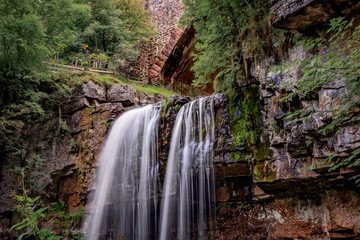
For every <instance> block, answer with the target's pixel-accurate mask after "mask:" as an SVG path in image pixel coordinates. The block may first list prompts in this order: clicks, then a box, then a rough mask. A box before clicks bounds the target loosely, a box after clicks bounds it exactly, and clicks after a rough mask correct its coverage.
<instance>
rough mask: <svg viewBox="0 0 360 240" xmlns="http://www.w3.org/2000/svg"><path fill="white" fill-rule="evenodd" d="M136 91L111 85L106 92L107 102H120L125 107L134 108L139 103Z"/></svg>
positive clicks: (124, 86) (131, 88)
mask: <svg viewBox="0 0 360 240" xmlns="http://www.w3.org/2000/svg"><path fill="white" fill-rule="evenodd" d="M136 95H137V91H136V90H135V89H134V88H133V87H130V86H128V85H113V86H111V87H110V88H109V90H108V91H107V100H108V102H121V103H122V104H123V105H124V106H125V107H129V106H134V105H136V104H137V103H138V102H139V99H138V98H137V96H136Z"/></svg>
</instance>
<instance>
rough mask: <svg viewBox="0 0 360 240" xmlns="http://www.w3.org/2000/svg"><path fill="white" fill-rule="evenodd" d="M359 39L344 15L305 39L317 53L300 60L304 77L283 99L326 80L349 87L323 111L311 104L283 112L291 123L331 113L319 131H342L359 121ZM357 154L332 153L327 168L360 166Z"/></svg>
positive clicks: (313, 89)
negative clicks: (317, 35) (320, 34)
mask: <svg viewBox="0 0 360 240" xmlns="http://www.w3.org/2000/svg"><path fill="white" fill-rule="evenodd" d="M359 42H360V25H356V26H354V21H345V20H344V19H343V18H337V19H333V20H331V21H330V28H329V29H328V31H327V32H326V34H325V35H324V36H321V37H319V38H316V39H312V40H308V41H306V42H305V46H306V47H307V50H311V51H313V52H316V51H318V53H316V54H315V55H314V56H311V58H308V59H305V60H304V61H302V62H301V67H302V70H303V77H302V78H301V79H300V80H299V81H298V82H297V83H296V84H297V86H296V88H297V91H296V92H294V93H291V94H289V95H288V96H287V97H285V98H283V99H282V100H283V101H285V100H287V99H290V98H293V97H295V96H299V97H300V98H302V97H305V96H307V95H308V94H311V93H313V92H316V91H317V90H318V89H320V88H321V87H322V86H324V85H325V84H329V83H331V82H334V81H338V80H341V81H345V82H346V83H347V84H348V87H347V89H346V92H345V94H344V95H343V96H342V97H341V98H339V99H337V100H335V101H337V102H336V104H333V106H332V108H331V109H328V110H324V111H317V110H316V109H313V108H305V109H300V110H298V111H295V112H292V113H290V114H288V115H287V116H286V118H288V119H292V121H290V123H294V122H303V121H306V120H308V119H310V118H312V117H316V116H323V115H325V114H330V115H331V116H332V117H331V121H330V122H328V123H327V124H326V125H325V127H323V128H322V129H321V130H320V133H321V134H327V133H328V132H333V133H334V132H340V131H343V127H344V126H351V125H353V124H359V119H358V117H357V115H356V114H357V112H358V108H359V106H360V61H359V59H360V45H359ZM319 49H320V51H319ZM285 70H286V69H285ZM340 126H342V128H340ZM309 144H311V143H309ZM359 154H360V150H359V149H356V150H354V151H353V152H352V154H351V155H350V157H347V158H344V157H340V156H336V155H332V156H331V157H330V158H329V159H328V161H327V163H329V161H330V160H331V161H332V162H331V167H330V170H336V169H338V168H340V167H358V166H360V158H359ZM357 177H360V175H359V176H357ZM359 181H360V180H358V182H359Z"/></svg>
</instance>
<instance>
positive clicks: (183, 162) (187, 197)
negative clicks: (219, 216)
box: [160, 97, 215, 240]
mask: <svg viewBox="0 0 360 240" xmlns="http://www.w3.org/2000/svg"><path fill="white" fill-rule="evenodd" d="M214 136H215V123H214V112H213V98H212V97H207V98H201V99H198V100H195V101H192V102H190V103H188V104H186V105H184V106H183V107H182V108H181V109H180V112H179V113H178V116H177V118H176V121H175V126H174V129H173V133H172V138H171V146H170V152H169V158H168V163H167V169H166V177H165V182H164V191H163V195H164V198H163V202H162V206H161V219H160V240H168V239H184V240H186V239H209V238H211V230H212V228H211V227H212V217H213V214H214V203H215V190H214V186H215V185H214V168H213V163H212V158H213V144H214Z"/></svg>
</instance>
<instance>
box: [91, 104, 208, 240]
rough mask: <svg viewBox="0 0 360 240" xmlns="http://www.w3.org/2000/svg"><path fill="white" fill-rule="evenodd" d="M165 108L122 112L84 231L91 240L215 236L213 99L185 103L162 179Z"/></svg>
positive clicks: (105, 152) (104, 155)
mask: <svg viewBox="0 0 360 240" xmlns="http://www.w3.org/2000/svg"><path fill="white" fill-rule="evenodd" d="M159 116H160V105H148V106H145V107H143V108H137V109H133V110H130V111H128V112H125V113H124V114H122V115H121V116H120V117H119V118H118V119H117V120H116V121H115V123H114V124H113V126H112V128H111V130H110V133H109V136H108V138H107V140H106V143H105V145H104V148H103V151H102V154H101V157H100V160H99V169H98V171H97V176H96V181H95V189H96V190H95V195H94V197H93V199H92V201H91V203H90V204H89V206H90V207H89V210H88V211H89V212H90V213H89V215H88V217H87V219H86V222H85V226H84V232H85V238H86V239H89V240H100V239H101V240H102V239H104V240H105V239H106V240H107V239H124V238H125V239H129V240H152V239H154V240H156V239H160V240H172V239H179V240H180V239H181V240H190V239H211V238H212V237H211V234H212V225H213V219H214V212H215V209H214V205H215V189H214V188H215V187H214V167H213V145H214V138H215V120H214V119H215V117H214V100H213V97H204V98H200V99H197V100H194V101H192V102H189V103H187V104H185V105H184V106H183V107H182V108H181V109H180V111H179V113H178V114H177V117H176V120H175V125H174V127H173V130H172V135H171V140H170V151H169V153H168V158H167V163H166V174H165V178H164V182H161V181H160V179H161V177H160V175H159V160H158V150H157V149H158V147H159V146H158V132H159Z"/></svg>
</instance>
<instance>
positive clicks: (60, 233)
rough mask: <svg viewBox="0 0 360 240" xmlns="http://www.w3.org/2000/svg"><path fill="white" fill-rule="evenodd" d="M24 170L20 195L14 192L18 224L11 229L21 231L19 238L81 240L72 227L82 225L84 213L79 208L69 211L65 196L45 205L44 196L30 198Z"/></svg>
mask: <svg viewBox="0 0 360 240" xmlns="http://www.w3.org/2000/svg"><path fill="white" fill-rule="evenodd" d="M20 173H21V174H20V194H14V200H15V205H14V207H13V211H14V220H15V221H17V223H15V224H14V225H13V226H12V227H11V229H10V230H11V231H15V232H17V233H18V234H19V239H22V238H34V239H36V240H45V239H46V240H56V239H62V238H64V237H71V238H72V239H80V236H81V234H79V233H77V232H73V231H71V229H72V228H73V227H74V226H77V225H78V224H80V222H81V219H82V217H83V216H84V212H83V211H82V210H78V211H75V212H72V213H68V211H67V208H66V205H65V203H64V202H63V201H62V200H61V199H60V200H59V201H58V202H55V203H51V204H50V206H46V207H42V206H44V203H43V202H41V199H40V196H36V197H30V191H29V190H28V189H27V188H26V184H25V181H24V179H25V172H24V170H22V171H21V172H20ZM49 226H51V227H49ZM55 232H56V233H55Z"/></svg>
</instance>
